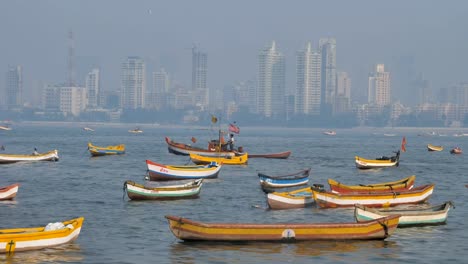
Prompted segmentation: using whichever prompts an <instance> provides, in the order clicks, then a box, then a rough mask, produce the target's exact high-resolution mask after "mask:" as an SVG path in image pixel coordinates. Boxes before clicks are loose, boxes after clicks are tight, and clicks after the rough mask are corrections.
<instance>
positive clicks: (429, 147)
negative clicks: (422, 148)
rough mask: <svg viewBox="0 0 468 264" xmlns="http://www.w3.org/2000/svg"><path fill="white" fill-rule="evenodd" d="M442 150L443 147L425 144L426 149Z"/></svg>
mask: <svg viewBox="0 0 468 264" xmlns="http://www.w3.org/2000/svg"><path fill="white" fill-rule="evenodd" d="M442 150H444V147H442V146H434V145H431V144H427V151H442Z"/></svg>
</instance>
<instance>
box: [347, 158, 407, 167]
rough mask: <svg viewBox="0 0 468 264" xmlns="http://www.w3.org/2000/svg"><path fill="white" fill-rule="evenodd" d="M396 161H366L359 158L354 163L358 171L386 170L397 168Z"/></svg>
mask: <svg viewBox="0 0 468 264" xmlns="http://www.w3.org/2000/svg"><path fill="white" fill-rule="evenodd" d="M398 162H399V161H398V160H396V161H381V160H366V159H363V158H360V157H356V159H355V163H356V167H357V168H358V169H375V168H387V167H395V166H398Z"/></svg>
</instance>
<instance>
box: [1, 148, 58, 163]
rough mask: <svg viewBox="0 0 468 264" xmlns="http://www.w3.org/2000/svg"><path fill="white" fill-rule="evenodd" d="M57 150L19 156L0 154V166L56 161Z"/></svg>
mask: <svg viewBox="0 0 468 264" xmlns="http://www.w3.org/2000/svg"><path fill="white" fill-rule="evenodd" d="M58 160H59V156H58V150H52V151H49V152H46V153H38V154H29V155H19V154H0V164H5V163H15V162H22V161H58Z"/></svg>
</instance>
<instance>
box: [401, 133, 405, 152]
mask: <svg viewBox="0 0 468 264" xmlns="http://www.w3.org/2000/svg"><path fill="white" fill-rule="evenodd" d="M401 151H403V152H406V137H403V139H402V140H401Z"/></svg>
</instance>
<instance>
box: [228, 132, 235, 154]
mask: <svg viewBox="0 0 468 264" xmlns="http://www.w3.org/2000/svg"><path fill="white" fill-rule="evenodd" d="M234 141H235V140H234V134H229V140H228V142H227V143H228V145H229V150H230V151H233V150H234Z"/></svg>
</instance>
